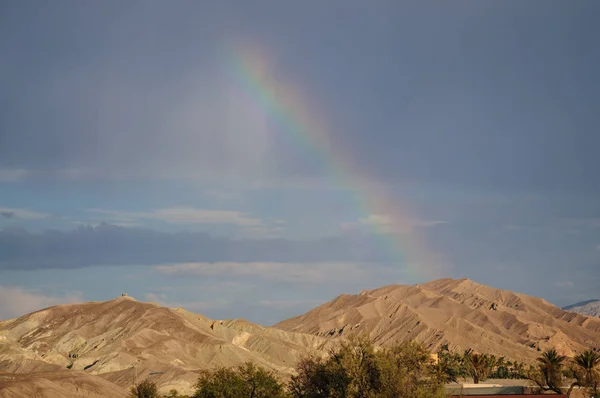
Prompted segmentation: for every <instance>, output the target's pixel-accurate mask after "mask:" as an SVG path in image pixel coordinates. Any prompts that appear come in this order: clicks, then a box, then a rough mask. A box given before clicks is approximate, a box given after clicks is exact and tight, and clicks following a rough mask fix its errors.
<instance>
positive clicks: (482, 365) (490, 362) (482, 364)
mask: <svg viewBox="0 0 600 398" xmlns="http://www.w3.org/2000/svg"><path fill="white" fill-rule="evenodd" d="M465 358H466V362H467V368H468V370H469V373H470V374H471V376H472V377H473V383H475V384H479V382H480V381H482V380H485V379H486V378H487V376H488V375H489V374H490V372H491V370H492V369H493V367H494V366H495V365H496V357H488V356H487V355H485V354H475V353H473V352H471V351H470V350H468V351H467V352H465Z"/></svg>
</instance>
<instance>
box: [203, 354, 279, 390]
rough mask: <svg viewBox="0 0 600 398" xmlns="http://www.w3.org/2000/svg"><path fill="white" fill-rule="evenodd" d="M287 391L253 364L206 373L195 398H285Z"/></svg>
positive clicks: (270, 375) (272, 377)
mask: <svg viewBox="0 0 600 398" xmlns="http://www.w3.org/2000/svg"><path fill="white" fill-rule="evenodd" d="M285 396H286V394H285V389H284V386H283V384H281V383H280V382H279V381H278V380H277V378H276V377H275V376H274V375H273V374H272V373H271V372H268V371H266V370H264V369H262V368H259V367H257V366H256V365H254V364H253V363H250V362H248V363H246V364H244V365H243V366H239V367H237V368H236V369H227V368H218V369H216V370H214V371H204V372H202V374H201V375H200V378H199V379H198V383H197V384H196V393H195V394H194V395H193V397H194V398H246V397H247V398H279V397H281V398H283V397H285Z"/></svg>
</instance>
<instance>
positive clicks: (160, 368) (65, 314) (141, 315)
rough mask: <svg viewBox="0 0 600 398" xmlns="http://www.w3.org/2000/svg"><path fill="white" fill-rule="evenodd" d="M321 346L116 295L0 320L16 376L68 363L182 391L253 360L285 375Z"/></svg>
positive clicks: (2, 351)
mask: <svg viewBox="0 0 600 398" xmlns="http://www.w3.org/2000/svg"><path fill="white" fill-rule="evenodd" d="M323 343H324V339H321V338H319V337H316V336H310V335H304V334H297V333H289V332H285V331H283V330H280V329H273V328H265V327H262V326H259V325H255V324H252V323H250V322H246V321H243V320H228V321H214V320H211V319H208V318H205V317H203V316H201V315H198V314H194V313H191V312H188V311H185V310H182V309H169V308H164V307H160V306H159V305H157V304H152V303H142V302H138V301H135V300H133V299H132V298H129V297H123V298H118V299H115V300H111V301H107V302H101V303H84V304H74V305H61V306H56V307H51V308H48V309H44V310H41V311H37V312H34V313H32V314H29V315H25V316H23V317H20V318H18V319H13V320H9V321H2V322H0V369H2V372H5V373H13V372H16V373H19V374H24V373H30V372H57V371H59V370H61V371H62V370H67V369H68V368H69V369H70V370H72V371H85V372H86V374H91V375H100V376H101V377H102V378H104V379H106V380H108V381H110V382H113V383H116V384H117V385H118V386H121V387H128V386H130V385H131V384H132V383H133V380H134V378H135V377H136V376H137V378H138V380H139V379H141V378H144V377H147V375H148V372H149V371H153V372H165V373H164V374H162V375H157V376H154V378H153V379H154V380H156V381H157V382H158V384H159V386H160V387H161V390H167V391H168V390H169V389H170V388H177V389H179V390H180V391H190V389H191V386H192V385H193V384H194V383H195V382H196V379H197V374H196V373H195V371H197V370H199V369H205V368H211V367H213V366H231V365H239V364H242V363H243V362H245V361H253V362H255V363H257V364H259V365H261V366H263V367H266V368H268V369H272V370H274V371H275V372H277V373H279V374H289V372H290V371H291V370H292V368H293V367H294V365H295V362H296V360H297V359H298V357H299V356H300V355H302V354H304V353H306V352H308V351H310V350H313V349H314V350H319V349H320V348H321V346H322V345H323ZM43 374H44V373H40V374H39V377H43ZM45 374H48V373H45ZM2 393H4V391H3V392H2ZM2 393H0V396H1V395H2Z"/></svg>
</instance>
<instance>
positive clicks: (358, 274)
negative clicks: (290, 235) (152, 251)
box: [154, 262, 402, 284]
mask: <svg viewBox="0 0 600 398" xmlns="http://www.w3.org/2000/svg"><path fill="white" fill-rule="evenodd" d="M154 269H155V270H156V271H157V272H159V273H160V274H162V275H165V276H177V277H192V278H208V277H210V278H216V279H229V280H230V279H237V278H257V279H261V280H267V281H271V282H287V283H331V282H335V283H338V284H339V283H353V282H363V283H364V282H366V281H369V280H373V279H379V277H384V278H385V276H392V277H400V276H401V275H402V270H398V269H393V268H389V267H385V266H381V265H376V264H360V263H345V262H327V263H276V262H250V263H234V262H217V263H180V264H173V265H158V266H155V267H154ZM374 274H376V275H374Z"/></svg>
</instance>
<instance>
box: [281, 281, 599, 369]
mask: <svg viewBox="0 0 600 398" xmlns="http://www.w3.org/2000/svg"><path fill="white" fill-rule="evenodd" d="M275 327H279V328H281V329H284V330H288V331H293V332H303V333H310V334H312V335H316V336H323V337H329V338H335V337H338V336H345V335H347V334H348V333H351V332H357V331H358V332H366V333H369V334H370V336H371V337H372V338H373V339H374V340H375V341H376V342H377V343H379V344H389V343H393V342H397V341H404V340H417V341H421V342H424V343H425V344H426V345H427V346H429V347H430V348H431V349H437V348H438V347H439V346H440V345H441V344H444V343H448V344H449V345H450V347H452V348H455V349H460V350H463V349H467V348H472V349H474V350H477V351H481V352H490V353H496V354H499V355H504V356H507V357H510V358H515V359H516V358H520V359H531V358H533V357H535V356H537V355H539V350H544V349H545V348H547V347H550V346H552V347H556V348H557V349H558V350H560V351H561V352H563V353H565V354H567V355H571V354H572V353H573V352H576V351H581V350H583V349H584V348H586V347H600V319H596V318H590V317H586V316H583V315H579V314H575V313H572V312H567V311H564V310H562V309H560V308H557V307H555V306H554V305H552V304H550V303H548V302H547V301H545V300H543V299H540V298H535V297H531V296H527V295H524V294H517V293H513V292H510V291H506V290H500V289H494V288H491V287H488V286H484V285H480V284H477V283H475V282H473V281H470V280H468V279H460V280H454V279H441V280H436V281H433V282H429V283H425V284H422V285H415V286H401V285H391V286H386V287H382V288H379V289H375V290H370V291H363V292H362V293H361V294H359V295H341V296H339V297H337V298H335V299H334V300H332V301H330V302H328V303H326V304H324V305H321V306H320V307H318V308H315V309H314V310H312V311H309V312H307V313H306V314H304V315H301V316H298V317H295V318H291V319H288V320H286V321H283V322H281V323H279V324H277V325H275Z"/></svg>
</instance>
